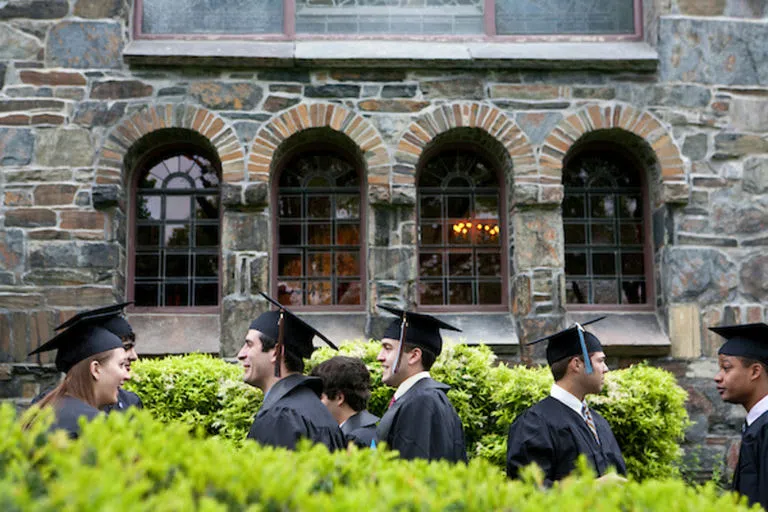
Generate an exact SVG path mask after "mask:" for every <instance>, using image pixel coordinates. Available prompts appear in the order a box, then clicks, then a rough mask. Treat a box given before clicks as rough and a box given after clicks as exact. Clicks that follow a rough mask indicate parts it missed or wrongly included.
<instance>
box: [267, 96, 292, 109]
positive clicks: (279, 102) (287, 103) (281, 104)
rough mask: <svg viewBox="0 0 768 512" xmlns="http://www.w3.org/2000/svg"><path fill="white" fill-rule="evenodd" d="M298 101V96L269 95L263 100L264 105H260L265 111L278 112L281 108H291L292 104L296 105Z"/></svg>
mask: <svg viewBox="0 0 768 512" xmlns="http://www.w3.org/2000/svg"><path fill="white" fill-rule="evenodd" d="M300 101H301V99H300V98H286V97H284V96H269V97H268V98H267V99H266V100H264V105H262V107H261V108H262V109H264V110H266V111H267V112H279V111H281V110H285V109H287V108H291V107H292V106H294V105H297V104H298V103H299V102H300Z"/></svg>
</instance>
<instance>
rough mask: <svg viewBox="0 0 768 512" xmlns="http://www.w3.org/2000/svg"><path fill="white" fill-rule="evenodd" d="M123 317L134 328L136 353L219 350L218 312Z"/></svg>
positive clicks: (130, 315)
mask: <svg viewBox="0 0 768 512" xmlns="http://www.w3.org/2000/svg"><path fill="white" fill-rule="evenodd" d="M126 317H127V319H128V321H129V322H130V323H131V326H132V327H133V330H134V331H135V332H136V351H137V352H138V353H139V355H162V354H185V353H189V352H203V353H210V354H218V353H219V351H220V345H221V344H220V343H219V337H220V335H221V332H220V331H221V329H220V326H219V322H220V317H219V314H218V313H214V314H173V313H170V314H169V313H128V314H127V315H126ZM243 334H245V333H243Z"/></svg>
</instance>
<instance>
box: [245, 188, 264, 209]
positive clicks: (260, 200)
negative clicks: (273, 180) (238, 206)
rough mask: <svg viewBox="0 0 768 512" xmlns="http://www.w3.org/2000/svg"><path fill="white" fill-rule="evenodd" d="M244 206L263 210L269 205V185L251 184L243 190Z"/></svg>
mask: <svg viewBox="0 0 768 512" xmlns="http://www.w3.org/2000/svg"><path fill="white" fill-rule="evenodd" d="M244 204H245V206H248V207H250V208H263V207H265V206H267V205H268V204H269V185H268V184H267V183H251V184H249V185H248V186H247V187H246V188H245V203H244Z"/></svg>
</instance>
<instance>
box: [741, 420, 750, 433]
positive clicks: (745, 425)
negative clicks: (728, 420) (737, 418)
mask: <svg viewBox="0 0 768 512" xmlns="http://www.w3.org/2000/svg"><path fill="white" fill-rule="evenodd" d="M747 427H749V425H748V424H747V420H744V423H742V424H741V435H742V436H743V435H744V432H746V431H747Z"/></svg>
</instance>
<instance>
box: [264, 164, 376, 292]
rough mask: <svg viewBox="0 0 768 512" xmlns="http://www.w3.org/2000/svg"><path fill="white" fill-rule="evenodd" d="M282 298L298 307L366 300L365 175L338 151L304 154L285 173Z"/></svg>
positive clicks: (281, 198) (281, 196) (279, 237)
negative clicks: (363, 255) (362, 246)
mask: <svg viewBox="0 0 768 512" xmlns="http://www.w3.org/2000/svg"><path fill="white" fill-rule="evenodd" d="M279 187H280V189H279V192H278V212H277V219H278V220H277V222H278V235H277V240H278V251H277V274H278V276H277V280H278V292H277V293H278V300H279V301H280V303H281V304H286V305H292V306H328V305H346V306H359V305H361V304H362V286H363V283H362V280H361V276H362V274H363V273H362V267H361V265H362V263H361V259H360V243H361V241H360V236H361V232H360V231H361V230H360V228H361V205H360V178H359V175H358V172H357V169H356V168H355V166H354V165H353V164H352V163H351V162H349V161H348V160H347V159H345V158H342V157H341V156H340V155H338V154H336V153H331V152H327V151H314V152H304V153H302V154H300V155H299V156H297V157H296V158H294V159H293V160H291V161H290V162H288V165H286V166H285V168H284V169H283V171H282V173H281V174H280V182H279Z"/></svg>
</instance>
